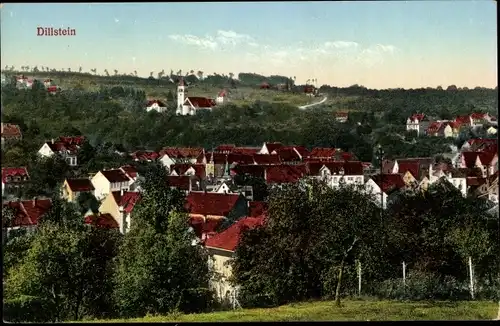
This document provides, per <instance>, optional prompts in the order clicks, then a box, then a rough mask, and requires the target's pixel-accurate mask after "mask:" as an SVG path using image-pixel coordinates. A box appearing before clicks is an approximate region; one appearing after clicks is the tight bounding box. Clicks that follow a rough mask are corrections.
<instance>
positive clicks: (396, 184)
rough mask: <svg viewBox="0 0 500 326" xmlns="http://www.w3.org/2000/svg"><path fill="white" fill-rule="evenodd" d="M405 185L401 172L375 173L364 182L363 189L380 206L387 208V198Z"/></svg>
mask: <svg viewBox="0 0 500 326" xmlns="http://www.w3.org/2000/svg"><path fill="white" fill-rule="evenodd" d="M405 187H406V184H405V182H404V180H403V176H402V175H401V174H377V175H373V176H371V177H370V178H368V180H367V181H366V182H365V191H366V192H367V193H368V194H370V195H372V196H373V200H374V201H375V202H376V203H377V205H379V206H380V204H381V201H382V207H383V208H384V209H386V208H387V202H388V198H389V196H390V195H391V194H393V193H394V192H396V191H398V190H401V189H403V188H405Z"/></svg>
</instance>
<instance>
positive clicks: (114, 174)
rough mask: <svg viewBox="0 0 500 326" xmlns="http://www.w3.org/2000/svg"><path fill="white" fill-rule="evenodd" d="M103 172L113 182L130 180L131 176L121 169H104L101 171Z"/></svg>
mask: <svg viewBox="0 0 500 326" xmlns="http://www.w3.org/2000/svg"><path fill="white" fill-rule="evenodd" d="M101 173H102V174H103V175H104V177H105V178H106V179H108V181H109V182H111V183H115V182H126V181H129V180H130V179H129V177H128V176H127V175H126V174H125V172H123V171H122V170H120V169H113V170H103V171H101Z"/></svg>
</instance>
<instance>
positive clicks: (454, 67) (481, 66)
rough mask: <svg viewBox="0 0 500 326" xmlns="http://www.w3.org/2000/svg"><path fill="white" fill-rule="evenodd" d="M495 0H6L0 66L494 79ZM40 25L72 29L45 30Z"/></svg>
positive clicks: (329, 78) (417, 81) (349, 79)
mask: <svg viewBox="0 0 500 326" xmlns="http://www.w3.org/2000/svg"><path fill="white" fill-rule="evenodd" d="M496 12H497V10H496V2H495V1H493V0H481V1H387V2H385V1H373V2H368V1H360V2H305V1H304V2H265V3H264V2H260V3H259V2H233V3H231V2H226V3H220V2H208V3H206V2H205V3H193V2H189V3H188V2H187V3H122V4H120V3H113V4H103V3H86V4H85V3H73V4H69V3H67V4H33V3H31V4H3V6H2V7H1V9H0V13H1V17H0V19H1V20H0V21H1V39H0V41H1V47H0V48H1V62H2V67H5V66H6V65H9V66H15V67H21V66H31V67H33V66H38V67H41V66H48V67H51V68H57V69H62V68H64V69H67V68H71V70H72V71H73V70H78V68H79V67H82V69H83V71H89V70H90V69H92V68H96V69H97V70H98V72H101V73H103V71H104V69H108V70H109V71H110V72H111V73H112V71H113V70H115V69H116V70H118V72H119V73H132V72H134V71H137V73H138V74H139V75H140V76H149V75H150V72H154V75H155V76H156V74H157V72H159V71H161V70H162V69H164V70H165V72H166V73H169V72H170V70H173V71H174V72H177V71H178V70H182V72H183V73H185V72H187V71H190V70H194V71H198V70H201V71H203V72H204V73H205V75H209V74H213V73H214V72H217V73H220V74H222V73H224V74H229V73H231V72H232V73H234V74H235V75H237V74H238V73H240V72H254V73H258V74H263V75H267V76H268V75H284V76H288V77H294V76H295V77H296V82H297V83H304V82H305V81H306V80H307V79H313V78H314V79H317V80H318V82H317V84H318V85H322V84H329V85H332V86H339V87H347V86H351V85H354V84H358V85H363V86H365V87H368V88H377V89H382V88H400V87H402V88H418V87H437V86H442V87H446V86H448V85H452V84H453V85H457V86H458V87H464V86H465V87H469V88H471V87H475V86H482V87H495V86H497V70H498V69H497V35H496V34H497V33H496V26H497V24H496ZM37 27H54V28H60V27H61V28H72V29H75V32H76V35H75V36H58V37H56V36H52V37H50V36H37Z"/></svg>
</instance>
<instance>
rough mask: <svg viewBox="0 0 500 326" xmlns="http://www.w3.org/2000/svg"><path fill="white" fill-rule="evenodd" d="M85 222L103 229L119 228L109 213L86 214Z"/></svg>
mask: <svg viewBox="0 0 500 326" xmlns="http://www.w3.org/2000/svg"><path fill="white" fill-rule="evenodd" d="M84 221H85V224H87V225H94V226H96V227H98V228H103V229H119V228H120V226H119V225H118V223H117V222H116V221H115V219H114V218H113V216H111V214H107V213H105V214H101V213H98V214H87V215H85V216H84Z"/></svg>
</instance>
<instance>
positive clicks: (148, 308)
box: [114, 166, 210, 316]
mask: <svg viewBox="0 0 500 326" xmlns="http://www.w3.org/2000/svg"><path fill="white" fill-rule="evenodd" d="M143 188H144V192H143V195H142V199H141V201H140V202H139V203H138V205H137V206H136V209H135V210H134V220H133V221H132V228H131V230H130V232H128V233H127V234H126V235H125V239H124V242H123V245H122V246H121V248H120V253H119V255H118V262H117V263H118V266H117V272H116V274H115V284H116V288H115V292H114V298H115V301H116V303H117V305H118V309H119V312H120V314H121V315H122V316H143V315H145V314H146V313H163V314H165V313H169V312H172V311H175V310H181V311H199V310H201V309H203V308H205V307H206V302H200V298H203V297H204V296H207V295H208V292H207V288H208V279H209V277H210V274H209V270H208V265H207V259H208V257H207V256H206V254H205V253H204V252H203V251H202V249H201V248H200V247H198V246H193V245H192V243H193V240H194V239H195V235H194V233H193V232H190V231H189V226H188V224H187V220H188V218H187V215H186V214H185V212H183V208H182V207H183V204H184V200H183V197H182V194H181V193H180V192H179V191H177V190H172V189H170V187H169V186H168V185H167V184H166V173H165V170H164V169H162V168H161V167H159V166H158V167H154V168H152V169H151V171H150V172H148V173H146V176H145V182H144V185H143ZM131 256H134V257H137V259H130V257H131ZM200 293H201V295H200Z"/></svg>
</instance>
